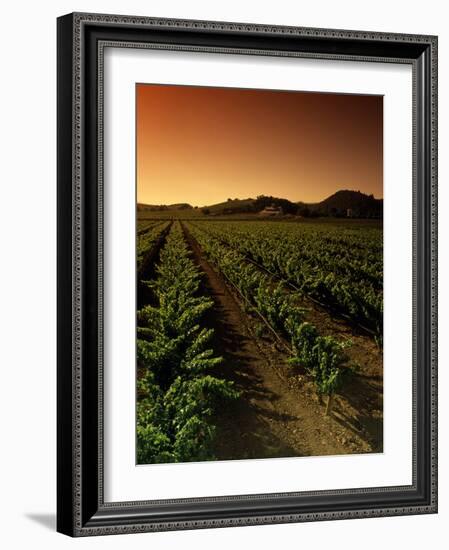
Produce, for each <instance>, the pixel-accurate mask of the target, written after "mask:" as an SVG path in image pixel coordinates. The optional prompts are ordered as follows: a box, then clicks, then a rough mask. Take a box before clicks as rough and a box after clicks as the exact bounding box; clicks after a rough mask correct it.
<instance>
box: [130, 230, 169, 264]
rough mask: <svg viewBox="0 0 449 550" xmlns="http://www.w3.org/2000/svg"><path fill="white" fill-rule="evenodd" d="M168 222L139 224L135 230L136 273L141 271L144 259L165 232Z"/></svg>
mask: <svg viewBox="0 0 449 550" xmlns="http://www.w3.org/2000/svg"><path fill="white" fill-rule="evenodd" d="M169 223H170V222H159V223H154V222H153V223H151V224H148V222H146V223H145V224H142V225H141V224H139V226H138V228H137V244H136V261H137V272H138V273H140V272H141V271H142V267H143V264H144V262H145V257H146V256H147V255H148V253H149V252H150V251H151V249H152V248H153V247H154V246H155V244H156V243H157V242H158V241H159V239H160V238H161V236H162V235H163V234H164V232H165V231H166V230H167V228H168V226H169ZM147 224H148V225H147Z"/></svg>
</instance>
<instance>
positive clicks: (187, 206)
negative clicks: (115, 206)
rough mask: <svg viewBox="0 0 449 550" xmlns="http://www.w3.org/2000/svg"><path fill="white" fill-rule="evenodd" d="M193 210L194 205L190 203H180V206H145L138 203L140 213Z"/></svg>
mask: <svg viewBox="0 0 449 550" xmlns="http://www.w3.org/2000/svg"><path fill="white" fill-rule="evenodd" d="M191 208H193V206H192V205H190V204H188V203H184V202H182V203H179V204H143V203H140V202H138V203H137V210H138V211H148V212H161V211H165V210H188V209H191Z"/></svg>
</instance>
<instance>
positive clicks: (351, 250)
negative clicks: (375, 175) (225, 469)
mask: <svg viewBox="0 0 449 550" xmlns="http://www.w3.org/2000/svg"><path fill="white" fill-rule="evenodd" d="M175 215H176V219H175ZM382 241H383V234H382V228H381V222H379V221H376V220H362V219H360V220H352V219H349V220H345V219H336V218H317V219H300V218H295V219H291V218H289V217H285V219H281V220H260V218H257V216H249V215H246V216H245V215H243V214H242V215H236V216H228V217H226V216H216V217H213V218H212V217H208V216H205V215H203V214H202V213H201V211H199V210H186V211H177V212H176V214H174V212H171V211H165V212H150V211H139V212H138V228H137V258H136V261H137V279H138V289H137V297H138V300H137V302H138V312H137V326H138V340H137V365H138V381H137V392H138V393H137V394H138V406H137V455H138V462H139V463H159V462H188V461H199V460H230V459H248V458H268V457H286V456H317V455H318V456H322V455H338V454H349V453H370V452H382V450H383V434H382V426H383V403H382V387H383V370H382V331H383V326H382V317H383V290H382V286H383V258H382Z"/></svg>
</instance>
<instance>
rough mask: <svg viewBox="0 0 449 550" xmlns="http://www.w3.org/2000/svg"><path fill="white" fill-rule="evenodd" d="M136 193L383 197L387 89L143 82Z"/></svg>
mask: <svg viewBox="0 0 449 550" xmlns="http://www.w3.org/2000/svg"><path fill="white" fill-rule="evenodd" d="M136 94H137V96H136V103H137V113H136V123H137V200H138V202H140V203H146V204H173V203H179V202H187V203H190V204H192V205H193V206H205V205H211V204H216V203H219V202H224V201H226V200H227V198H248V197H256V196H257V195H273V196H276V197H283V198H287V199H290V200H291V201H304V202H318V201H321V200H323V199H325V198H326V197H328V196H329V195H331V194H332V193H335V191H338V190H339V189H354V190H360V191H362V192H364V193H368V194H371V193H372V194H373V195H374V196H375V197H376V198H381V197H383V183H382V173H383V158H382V150H383V146H382V135H383V98H382V97H381V96H360V95H342V94H322V93H310V92H283V91H270V90H247V89H235V88H206V87H196V86H165V85H153V84H138V85H137V90H136Z"/></svg>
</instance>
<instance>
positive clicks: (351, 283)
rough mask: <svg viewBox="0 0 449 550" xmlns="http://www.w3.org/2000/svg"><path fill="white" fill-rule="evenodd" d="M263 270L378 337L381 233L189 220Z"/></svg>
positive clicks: (320, 227)
mask: <svg viewBox="0 0 449 550" xmlns="http://www.w3.org/2000/svg"><path fill="white" fill-rule="evenodd" d="M195 223H196V225H197V226H198V227H200V228H201V229H203V230H204V231H206V232H207V233H208V234H210V235H211V236H214V237H215V238H217V239H219V240H220V241H221V242H222V243H225V244H227V245H229V246H231V247H232V248H234V249H235V250H237V251H238V252H240V253H242V254H244V255H245V256H246V257H248V258H250V259H252V260H253V261H255V262H257V263H259V264H260V265H261V266H263V267H264V268H265V269H267V270H268V271H270V272H272V273H273V274H275V275H277V276H280V277H281V278H283V279H284V280H285V281H287V282H289V283H290V284H292V285H294V286H295V288H297V289H298V290H299V291H300V292H302V293H304V294H305V295H308V296H309V297H311V298H312V299H315V300H317V301H319V302H320V303H322V304H323V305H325V306H327V307H329V308H330V309H333V310H337V311H339V312H341V313H342V314H344V315H347V316H348V317H349V318H350V319H351V320H353V321H355V322H356V323H359V324H361V325H363V326H365V327H367V328H369V329H370V330H371V331H373V332H374V333H375V334H376V337H377V338H379V339H380V338H381V335H382V330H383V261H382V232H381V231H380V230H379V229H374V228H372V229H367V228H364V229H363V231H359V230H357V228H352V229H347V228H340V227H339V228H338V231H336V230H335V228H334V227H330V226H329V225H324V224H323V225H321V226H320V225H316V224H314V225H313V226H311V225H309V224H306V223H304V224H286V223H282V222H281V223H279V222H246V223H245V222H219V221H216V222H213V223H211V222H202V221H198V222H195Z"/></svg>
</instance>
